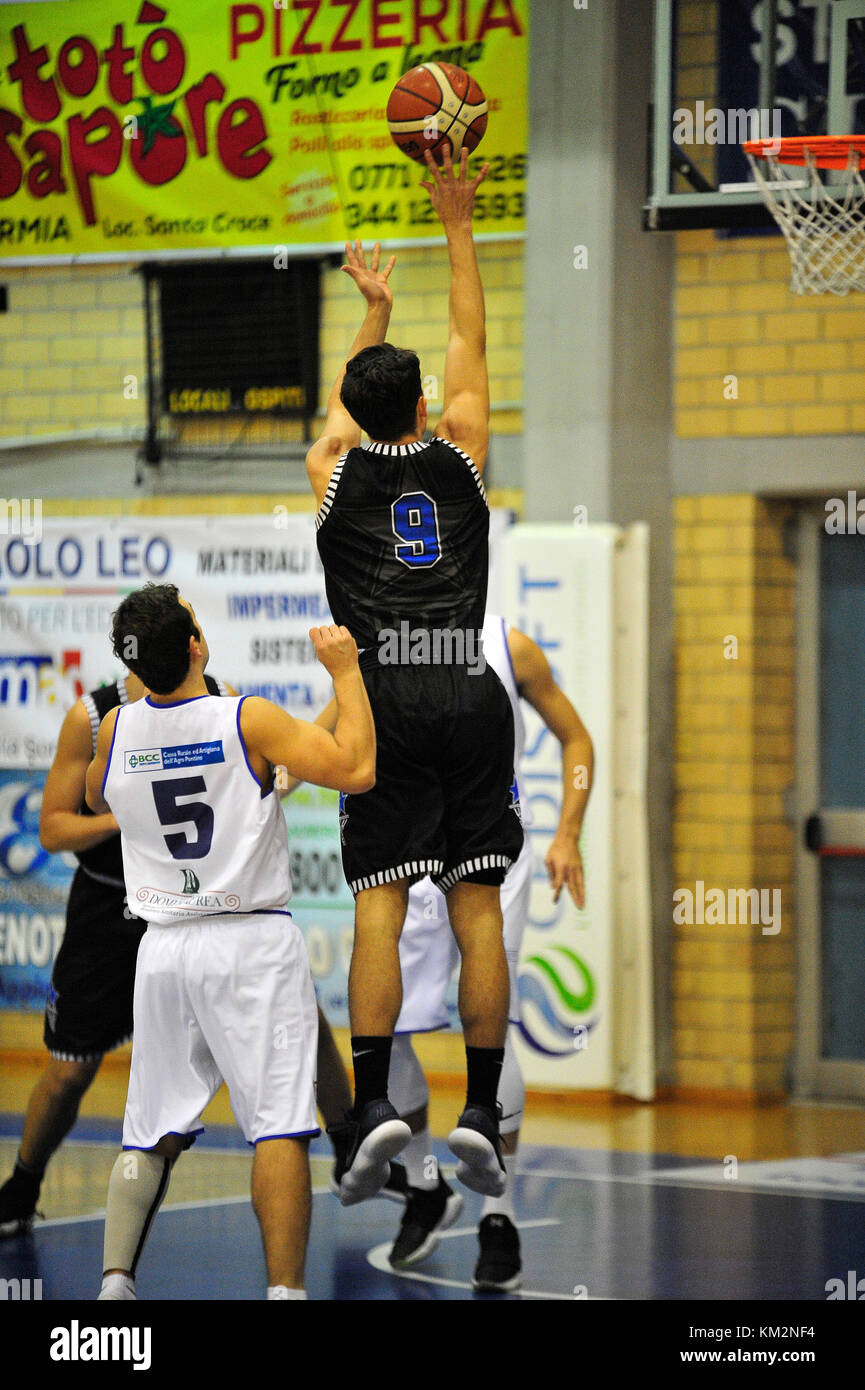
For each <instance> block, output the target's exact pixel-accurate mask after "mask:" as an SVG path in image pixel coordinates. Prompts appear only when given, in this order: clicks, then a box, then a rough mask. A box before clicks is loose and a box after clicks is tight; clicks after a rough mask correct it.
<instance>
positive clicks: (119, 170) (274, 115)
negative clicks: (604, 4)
mask: <svg viewBox="0 0 865 1390" xmlns="http://www.w3.org/2000/svg"><path fill="white" fill-rule="evenodd" d="M5 8H11V10H12V14H10V15H9V16H8V19H9V23H7V24H4V25H0V68H2V70H3V74H4V79H3V86H2V94H0V131H2V138H0V155H2V158H0V209H2V217H0V257H3V256H9V257H16V256H17V257H19V258H21V257H28V256H58V255H61V256H64V257H67V258H68V257H70V256H74V255H81V254H91V255H92V254H101V255H105V254H109V255H111V256H112V257H113V258H115V259H117V258H119V257H123V256H128V257H131V256H134V258H135V259H137V260H140V259H141V256H142V254H145V255H146V254H150V253H156V254H159V253H163V252H176V251H179V250H185V249H189V248H219V249H222V248H228V247H235V246H236V247H241V246H246V247H256V248H259V249H260V248H262V247H267V248H268V249H270V251H271V255H272V256H273V259H274V265H275V267H276V268H277V269H282V268H284V265H285V262H286V260H287V253H288V249H289V247H291V246H297V245H301V246H302V245H309V244H315V245H319V246H320V244H321V243H322V242H325V243H327V242H330V243H334V244H336V245H340V244H344V242H345V238H346V235H348V234H350V235H351V236H358V237H364V238H366V237H370V238H375V237H377V236H382V237H384V236H387V237H389V238H391V239H392V238H394V237H398V238H410V239H411V238H418V237H422V238H429V237H437V236H439V235H440V231H441V229H440V227H439V226H438V223H437V220H436V219H435V215H434V213H433V209H432V206H431V204H430V202H429V199H428V198H427V197H425V196H424V195H423V194H422V193H420V194H419V190H418V189H417V186H416V185H417V180H416V178H415V174H414V171H413V169H412V166H411V164H410V162H409V161H408V160H407V159H406V158H405V157H404V156H403V155H402V154H400V152H399V151H398V150H397V148H396V146H395V145H394V143H393V141H392V139H391V136H390V132H389V131H388V128H387V124H386V120H385V108H386V105H387V100H388V96H389V94H390V92H391V89H392V88H393V87H394V85H395V84H396V82H397V81H398V80H399V79H400V77H401V76H402V75H403V74H404V73H405V72H406V71H407V70H408V69H410V68H412V67H414V66H416V65H418V64H420V63H424V62H428V61H430V60H431V59H432V60H435V59H440V58H441V57H442V56H443V55H444V56H446V57H447V58H448V59H449V60H450V61H451V62H453V63H456V64H457V65H458V66H460V67H463V68H465V69H467V70H469V71H470V72H471V73H472V76H473V77H475V78H476V79H477V81H478V82H479V84H480V86H481V87H482V88H483V89H484V91H485V92H486V94H487V97H488V100H489V105H490V111H491V113H493V112H495V114H496V117H497V119H496V120H495V121H491V122H490V129H489V132H488V134H487V137H486V143H485V144H484V146H483V149H482V154H481V157H480V159H479V158H478V157H476V156H473V157H472V159H471V160H470V173H471V174H472V175H474V173H475V172H476V171H477V170H478V169H479V168H480V165H481V163H482V162H487V161H488V162H489V163H490V165H491V172H490V178H491V182H490V184H489V185H488V186H485V187H484V188H482V189H481V191H480V193H479V194H478V198H477V201H476V208H475V220H476V222H477V224H478V230H479V231H480V232H484V233H486V234H487V235H495V234H498V235H499V236H500V235H501V234H502V233H504V234H506V235H513V234H514V233H519V232H521V231H522V230H523V229H524V226H525V187H526V170H527V157H526V146H527V136H528V103H527V78H528V25H529V3H528V0H436V3H434V4H432V5H430V4H426V5H420V4H419V3H418V2H417V0H415V2H414V3H413V4H409V3H408V0H405V2H404V3H400V4H397V5H396V6H393V5H391V6H390V9H389V12H388V14H387V15H384V14H383V13H382V14H379V5H378V4H377V3H376V4H368V3H363V4H358V3H357V0H336V3H326V4H325V3H321V0H290V3H289V0H261V3H258V4H235V3H231V0H208V3H206V4H203V3H201V0H172V4H171V6H170V13H169V12H168V10H167V9H166V8H165V7H161V6H159V5H155V4H150V3H145V4H143V5H141V4H140V0H128V3H124V2H123V0H121V3H119V4H117V5H108V4H106V0H75V4H57V3H55V4H45V3H38V2H37V0H32V3H29V4H28V3H24V2H23V0H22V3H16V4H15V5H14V6H11V7H9V6H7V7H5ZM301 10H302V11H304V12H303V13H300V11H301ZM4 18H6V15H4ZM13 21H14V23H13ZM153 26H158V27H153ZM313 54H314V55H316V57H315V61H314V65H313V66H314V69H315V70H314V71H313V66H310V55H313ZM70 55H71V56H70Z"/></svg>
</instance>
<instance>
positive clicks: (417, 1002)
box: [389, 614, 593, 1291]
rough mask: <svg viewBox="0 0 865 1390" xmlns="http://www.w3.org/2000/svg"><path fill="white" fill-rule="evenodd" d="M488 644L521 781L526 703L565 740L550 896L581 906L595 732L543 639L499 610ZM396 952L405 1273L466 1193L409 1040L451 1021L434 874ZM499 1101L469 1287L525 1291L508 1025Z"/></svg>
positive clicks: (508, 909) (510, 910)
mask: <svg viewBox="0 0 865 1390" xmlns="http://www.w3.org/2000/svg"><path fill="white" fill-rule="evenodd" d="M483 652H484V658H485V660H486V661H487V662H488V663H489V664H490V665H491V666H492V667H493V670H494V671H495V672H496V674H497V675H498V677H499V679H500V680H501V681H502V683H503V685H504V687H505V689H506V690H507V692H508V695H509V697H510V700H511V704H512V705H513V711H514V740H515V749H514V766H515V768H516V778H517V783H518V785H519V779H520V763H521V759H522V755H523V749H524V746H525V725H524V723H523V716H522V709H521V707H520V700H521V699H524V700H526V701H528V703H529V704H530V705H531V706H532V707H533V708H534V709H535V710H536V711H537V713H538V714H539V715H540V716H541V718H542V719H543V721H544V723H545V724H546V726H547V728H548V729H549V730H550V732H551V733H552V734H553V735H554V736H555V737H556V738H557V739H558V741H559V743H560V744H561V747H562V809H561V815H560V818H559V824H558V827H557V830H556V833H555V835H554V837H553V840H552V842H551V844H550V847H549V850H548V852H547V855H546V866H547V871H548V873H549V879H550V886H551V888H552V890H553V894H554V897H555V898H556V899H558V897H559V894H560V893H561V891H562V889H563V888H567V889H568V890H569V892H570V893H571V896H572V897H573V899H574V901H575V902H576V904H577V906H578V907H582V906H583V903H584V900H585V886H584V882H583V868H582V859H581V857H580V850H579V836H580V829H581V826H582V822H583V815H584V812H585V808H586V803H587V801H588V797H589V791H590V790H591V782H592V770H593V750H592V741H591V738H590V737H589V734H588V732H587V730H586V728H585V726H584V724H583V722H582V720H581V719H580V716H579V715H578V713H577V711H576V710H575V709H574V707H573V705H572V704H571V702H570V700H569V699H568V698H567V696H566V695H565V694H564V692H563V691H562V690H560V689H559V687H558V685H556V683H555V681H554V679H553V675H552V672H551V670H550V667H549V663H548V661H547V659H546V657H545V656H544V653H543V651H542V650H541V648H540V647H539V646H538V645H537V643H535V642H533V641H532V640H531V639H530V638H529V637H527V636H525V634H524V633H521V632H518V631H517V630H516V629H514V628H508V627H507V625H506V624H505V621H504V619H503V618H500V617H498V616H496V615H492V614H487V616H486V620H485V622H484V629H483ZM521 806H522V809H523V824H524V826H525V828H526V829H527V830H528V831H529V834H527V835H526V839H525V843H524V845H523V851H522V853H521V855H520V857H519V859H518V860H517V861H516V863H515V864H514V865H513V866H512V868H511V869H509V870H508V873H507V875H506V877H505V881H504V883H503V885H502V888H501V905H502V917H503V920H504V942H505V953H506V955H507V960H508V971H509V974H510V982H511V988H510V1007H509V1012H508V1019H509V1022H510V1023H511V1024H515V1023H517V1022H519V1008H518V994H517V973H518V968H519V958H520V949H521V945H522V938H523V931H524V929H525V925H526V921H527V918H528V911H529V894H530V891H531V881H532V875H533V856H532V848H531V833H530V824H529V812H528V807H527V804H526V802H525V801H522V802H521ZM399 950H400V968H401V971H402V983H403V1002H402V1010H401V1012H400V1015H399V1019H398V1020H397V1025H396V1030H395V1036H394V1043H393V1051H392V1054H391V1064H390V1078H389V1087H390V1096H391V1101H392V1103H393V1105H394V1106H395V1107H396V1109H397V1110H398V1112H399V1114H400V1115H401V1116H402V1118H403V1119H404V1120H406V1122H407V1123H408V1124H409V1126H410V1128H411V1130H412V1136H413V1137H412V1139H411V1142H410V1143H409V1144H408V1146H407V1147H406V1149H405V1150H404V1151H403V1162H404V1163H405V1166H406V1173H407V1181H408V1200H407V1203H406V1210H405V1213H404V1215H403V1219H402V1224H401V1227H400V1232H399V1235H398V1237H397V1239H396V1241H395V1242H394V1245H393V1248H392V1250H391V1253H390V1261H391V1264H392V1265H393V1266H394V1267H395V1268H396V1269H405V1268H410V1267H411V1266H412V1265H415V1264H417V1263H419V1262H420V1261H421V1260H423V1259H425V1258H426V1257H427V1255H429V1254H431V1253H432V1251H433V1250H434V1249H435V1248H436V1246H437V1244H438V1233H439V1232H441V1231H443V1230H446V1229H447V1227H448V1226H450V1225H451V1224H452V1223H453V1222H454V1221H455V1220H456V1218H457V1217H458V1216H459V1213H460V1210H461V1209H462V1198H461V1197H460V1196H459V1194H458V1193H456V1192H454V1191H453V1190H452V1188H451V1187H450V1186H449V1185H448V1183H446V1182H445V1180H444V1178H443V1177H442V1176H441V1174H440V1173H438V1171H437V1170H436V1167H435V1165H434V1164H430V1162H429V1155H430V1154H431V1153H432V1139H431V1137H430V1132H429V1127H428V1115H427V1103H428V1100H429V1089H428V1087H427V1082H426V1078H425V1077H424V1074H423V1071H422V1069H421V1066H420V1063H419V1061H418V1059H417V1056H416V1054H415V1051H414V1048H413V1047H412V1034H413V1033H425V1032H431V1031H433V1030H435V1029H439V1028H446V1027H448V1026H449V1019H448V1013H447V1008H446V1006H445V994H446V992H447V987H448V982H449V980H450V977H451V975H452V973H453V970H454V968H455V966H456V964H457V959H458V957H457V953H456V951H455V950H454V940H453V933H452V932H451V931H450V928H449V924H448V917H447V904H446V903H445V900H444V898H443V897H442V895H441V893H439V892H438V891H437V890H436V889H435V888H434V887H433V885H432V883H431V881H430V880H429V879H423V880H422V881H421V882H420V883H418V884H416V885H414V886H413V887H412V889H411V891H410V893H409V907H408V913H407V915H406V920H405V926H404V927H403V933H402V937H401V939H400V948H399ZM498 1101H499V1105H500V1106H501V1110H502V1114H501V1119H500V1122H499V1128H500V1132H501V1139H502V1153H503V1159H504V1163H505V1169H506V1172H507V1183H506V1187H505V1191H504V1193H503V1195H502V1196H501V1197H487V1198H486V1199H485V1201H484V1205H483V1208H482V1212H481V1223H480V1229H479V1240H480V1256H479V1259H478V1262H477V1267H476V1270H475V1276H474V1286H475V1288H477V1289H485V1290H497V1291H508V1290H512V1289H515V1288H518V1287H519V1283H520V1269H521V1260H520V1243H519V1235H518V1233H517V1229H516V1224H515V1213H514V1193H513V1182H514V1165H515V1155H516V1151H517V1145H518V1142H519V1132H520V1125H521V1123H522V1114H523V1106H524V1103H525V1084H524V1082H523V1077H522V1072H521V1070H520V1065H519V1061H518V1060H517V1056H516V1053H515V1051H514V1047H513V1041H512V1038H511V1034H510V1030H509V1033H508V1039H507V1042H506V1045H505V1058H504V1065H503V1068H502V1074H501V1079H500V1081H499V1089H498ZM394 1166H395V1167H396V1166H397V1165H394Z"/></svg>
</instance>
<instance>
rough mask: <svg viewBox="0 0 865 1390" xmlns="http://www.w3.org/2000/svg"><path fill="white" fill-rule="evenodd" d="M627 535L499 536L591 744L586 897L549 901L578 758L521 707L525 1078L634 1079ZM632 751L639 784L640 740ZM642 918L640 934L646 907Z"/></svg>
mask: <svg viewBox="0 0 865 1390" xmlns="http://www.w3.org/2000/svg"><path fill="white" fill-rule="evenodd" d="M634 529H635V528H634ZM626 534H627V533H623V532H622V531H621V529H620V528H618V527H615V526H603V525H596V526H531V525H518V526H514V527H512V528H511V529H510V531H509V532H508V534H507V535H506V536H505V537H504V539H503V543H502V548H501V556H500V561H501V563H500V572H501V585H502V588H501V594H502V608H503V612H504V613H505V614H506V616H507V619H508V621H509V623H510V624H511V625H512V626H514V627H517V628H519V629H520V630H521V631H522V632H525V633H526V634H527V635H528V636H529V637H531V638H532V639H533V640H534V641H535V642H537V643H538V645H539V646H540V647H541V648H542V649H543V651H544V652H545V654H546V656H547V659H548V660H549V662H550V665H551V667H552V670H553V674H554V677H555V680H556V682H557V683H558V684H559V685H560V686H561V688H562V689H563V690H564V691H565V693H566V694H567V696H568V697H569V699H570V700H571V702H572V703H573V704H574V705H575V707H576V709H577V710H578V712H579V714H580V716H581V718H582V720H583V722H584V724H585V725H586V727H587V729H588V731H589V733H590V735H591V737H592V741H593V743H594V750H595V769H594V783H593V788H592V793H591V797H590V800H589V805H588V809H587V812H586V817H585V821H584V824H583V831H582V836H581V841H580V843H581V850H582V856H583V864H584V869H585V879H586V902H585V906H584V907H583V908H582V909H579V908H577V906H576V904H575V903H574V902H573V900H572V899H571V898H570V897H569V896H568V894H567V893H562V894H561V895H560V897H559V901H558V903H554V902H553V900H552V894H551V892H550V888H549V883H548V877H547V873H546V869H545V867H544V857H545V855H546V852H547V849H548V848H549V844H550V841H551V839H552V837H553V835H554V833H555V830H556V826H557V824H558V820H559V816H560V813H561V804H562V779H563V775H567V776H572V777H574V778H579V777H581V776H583V775H584V774H583V773H582V770H581V769H579V768H574V769H566V770H564V772H563V768H562V761H561V750H560V747H559V744H558V742H557V741H556V739H555V738H554V737H553V736H552V734H551V733H550V732H549V731H548V730H547V729H546V728H545V726H544V725H543V724H542V722H541V720H540V719H539V718H538V716H537V715H535V714H534V713H533V712H532V711H531V710H528V709H526V710H525V714H526V723H527V728H526V749H525V756H524V758H523V764H522V769H521V775H520V774H518V775H520V790H521V799H522V801H523V803H524V805H525V807H526V812H527V814H526V822H527V832H528V834H529V836H530V837H531V841H532V845H533V849H534V859H535V874H534V883H533V887H532V895H531V901H530V910H529V921H528V923H527V925H526V932H525V937H524V939H523V952H522V958H521V965H520V973H519V995H520V1023H519V1027H518V1032H519V1036H518V1038H517V1050H518V1053H519V1055H520V1060H521V1063H522V1066H523V1069H524V1072H525V1076H526V1080H527V1082H528V1083H529V1084H530V1085H540V1086H544V1087H547V1088H556V1089H558V1088H579V1089H618V1088H619V1086H620V1085H622V1086H624V1087H628V1086H629V1085H630V1081H629V1078H628V1076H627V1075H626V1074H625V1072H623V1069H622V1066H621V1064H620V1061H619V1050H618V1048H617V1028H618V1027H619V1026H620V1019H619V1017H618V1014H619V1002H618V985H617V965H618V953H617V935H618V929H617V917H618V894H617V877H618V872H619V869H618V858H617V857H618V856H620V855H624V857H625V858H627V855H628V847H627V846H626V845H622V844H618V845H617V843H616V838H615V834H614V831H615V828H616V812H615V808H616V803H617V797H618V795H619V791H620V789H619V787H618V785H617V762H616V756H615V749H616V743H617V739H618V738H619V737H620V733H619V727H618V725H619V719H620V716H622V712H623V710H624V709H625V708H626V707H627V706H628V704H629V702H631V701H634V700H636V701H640V700H641V699H642V698H643V691H644V681H643V680H642V678H641V677H640V676H639V673H638V672H636V671H629V670H627V669H621V664H620V663H618V662H617V659H616V643H617V628H618V627H619V626H620V625H621V621H622V619H623V617H624V615H625V614H627V615H628V617H629V619H630V621H631V623H633V622H635V621H637V622H639V621H640V616H639V615H640V613H641V611H642V606H644V605H645V576H644V573H643V571H642V570H641V569H640V567H639V566H633V565H632V566H630V567H629V568H627V569H626V570H625V571H624V572H623V573H619V570H620V565H621V554H622V552H623V549H626V547H624V546H623V541H624V537H625V535H626ZM617 669H618V670H619V677H618V679H617ZM644 725H645V721H644V720H643V721H640V720H637V721H636V725H635V727H636V730H637V733H636V734H635V735H634V737H635V738H636V739H637V740H638V739H639V734H640V730H642V735H643V738H644V737H645V727H644ZM629 727H630V725H629ZM642 751H643V761H642V764H640V763H639V759H638V767H639V766H642V767H643V783H644V780H645V779H644V762H645V757H644V745H643V750H642ZM631 790H633V787H632V788H631ZM635 795H636V805H637V820H638V822H639V815H640V813H642V815H643V817H644V815H645V804H644V799H643V800H641V798H640V793H639V787H638V788H637V791H636V794H635ZM643 797H644V788H643ZM638 848H640V846H639V845H638ZM631 925H632V926H633V923H632V924H631ZM641 926H642V929H643V933H644V936H646V937H647V934H648V931H649V923H648V920H645V921H643V922H642V924H641ZM648 958H649V953H647V956H646V962H648ZM649 984H650V981H649ZM633 1043H634V1046H635V1047H638V1048H641V1049H645V1048H648V1049H649V1055H650V1054H651V1041H650V1031H647V1030H646V1029H642V1028H641V1029H638V1030H636V1032H635V1033H634V1038H633ZM650 1070H651V1068H650ZM641 1075H642V1073H641ZM650 1084H651V1083H649V1085H650Z"/></svg>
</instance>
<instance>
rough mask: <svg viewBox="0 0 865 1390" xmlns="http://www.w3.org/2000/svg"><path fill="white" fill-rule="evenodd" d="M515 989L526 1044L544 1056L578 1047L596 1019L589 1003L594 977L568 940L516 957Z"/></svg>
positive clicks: (558, 1055)
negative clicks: (519, 962)
mask: <svg viewBox="0 0 865 1390" xmlns="http://www.w3.org/2000/svg"><path fill="white" fill-rule="evenodd" d="M517 990H518V995H519V1004H520V1019H519V1023H518V1025H517V1026H518V1028H519V1030H520V1033H521V1034H522V1037H523V1038H524V1039H525V1041H526V1042H527V1043H528V1045H529V1047H531V1048H534V1050H535V1051H536V1052H540V1053H542V1054H543V1055H544V1056H545V1057H567V1056H568V1055H569V1054H571V1053H573V1052H575V1051H580V1050H582V1048H583V1047H584V1046H585V1042H586V1039H587V1038H588V1035H589V1033H590V1032H591V1030H592V1029H593V1028H595V1027H596V1026H597V1024H598V1023H599V1021H600V1014H599V1012H598V1011H597V1010H596V1009H595V1010H593V1008H592V1006H593V1004H594V1002H595V993H596V986H595V977H594V975H593V973H592V971H591V969H590V968H589V966H588V965H587V964H586V962H585V961H584V960H583V959H582V957H581V956H578V955H577V953H576V951H572V950H571V948H570V947H569V946H556V945H553V946H550V947H549V948H548V949H547V950H545V951H536V952H535V953H534V954H533V955H530V956H528V957H527V958H526V959H525V960H524V961H523V963H522V967H521V969H520V973H519V978H518V981H517Z"/></svg>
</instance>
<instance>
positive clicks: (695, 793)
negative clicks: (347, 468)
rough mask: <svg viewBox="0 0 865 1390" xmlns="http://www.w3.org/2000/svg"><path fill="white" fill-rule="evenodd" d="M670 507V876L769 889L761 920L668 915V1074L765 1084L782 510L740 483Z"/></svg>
mask: <svg viewBox="0 0 865 1390" xmlns="http://www.w3.org/2000/svg"><path fill="white" fill-rule="evenodd" d="M675 516H676V558H675V649H676V695H675V786H676V793H675V809H674V823H673V883H674V889H676V890H678V889H680V888H686V889H689V890H690V891H691V892H692V893H694V895H695V898H696V894H697V892H698V890H697V887H696V885H697V882H698V881H702V882H703V884H704V885H705V888H704V893H708V891H709V889H710V888H721V889H722V890H723V892H724V894H725V898H726V895H727V892H728V890H729V889H731V888H732V889H753V888H756V889H766V890H769V892H771V890H773V889H778V890H779V891H780V893H781V898H780V906H781V929H780V931H778V933H777V934H775V935H769V934H764V933H763V931H762V925H761V924H755V923H753V921H744V922H743V921H741V913H740V914H739V918H740V920H737V921H736V922H730V921H729V920H728V921H727V922H726V924H716V925H712V924H710V923H705V922H704V923H703V924H700V923H699V922H696V921H693V922H691V923H687V922H685V923H680V924H676V923H675V922H673V925H672V932H673V953H672V958H673V999H672V1014H673V1043H674V1057H675V1083H676V1085H677V1086H678V1087H681V1088H682V1089H683V1090H684V1091H688V1090H691V1089H694V1088H696V1089H700V1090H706V1089H708V1090H718V1089H731V1090H736V1091H741V1092H744V1093H747V1094H750V1095H764V1094H775V1093H781V1092H783V1091H784V1090H785V1089H786V1079H787V1061H788V1057H789V1054H790V1052H791V1050H792V1042H793V995H794V933H795V917H794V910H795V905H794V902H793V888H792V883H793V836H792V830H791V828H790V826H789V824H788V823H787V820H786V818H785V806H784V794H785V789H786V788H787V786H788V785H789V784H790V783H791V782H792V780H793V666H794V628H793V621H794V620H793V601H794V589H793V582H794V566H793V564H792V562H791V561H790V560H789V559H788V558H787V557H786V556H785V555H784V550H783V528H784V521H785V516H786V513H785V509H784V508H783V507H780V506H779V507H776V506H773V505H768V504H766V503H765V502H763V501H761V500H760V499H758V498H756V497H752V496H739V497H736V496H727V497H708V496H705V497H680V498H678V499H677V500H676V504H675ZM731 638H735V639H736V642H737V644H738V651H737V655H735V656H731V655H730V654H731V653H732V652H733V651H734V650H735V649H734V647H733V645H732V643H731V641H730V639H731ZM725 651H726V653H727V654H726V655H725ZM674 901H675V900H674ZM680 901H681V900H680ZM772 901H773V900H772V899H771V898H768V899H767V903H771V902H772ZM695 905H696V904H695ZM695 915H696V914H695ZM672 918H673V912H672V907H671V921H672Z"/></svg>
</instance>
